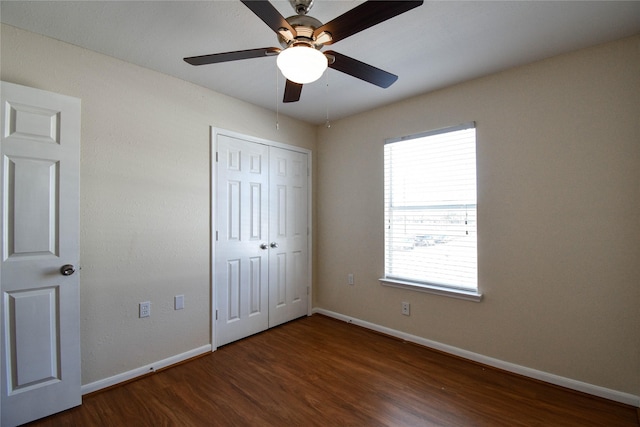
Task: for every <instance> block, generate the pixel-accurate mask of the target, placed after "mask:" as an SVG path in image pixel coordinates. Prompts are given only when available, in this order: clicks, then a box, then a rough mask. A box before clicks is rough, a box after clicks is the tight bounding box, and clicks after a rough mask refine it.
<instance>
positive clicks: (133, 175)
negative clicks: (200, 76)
mask: <svg viewBox="0 0 640 427" xmlns="http://www.w3.org/2000/svg"><path fill="white" fill-rule="evenodd" d="M1 41H2V45H1V54H2V57H1V60H2V62H1V64H0V65H1V78H2V80H5V81H9V82H12V83H17V84H22V85H26V86H32V87H35V88H39V89H45V90H49V91H52V92H58V93H62V94H65V95H70V96H74V97H77V98H80V99H81V100H82V148H81V162H82V164H81V206H80V209H81V242H80V243H81V265H82V271H81V333H82V336H81V340H82V382H83V384H89V383H92V382H94V381H97V380H101V379H104V378H107V377H110V376H113V375H116V374H120V373H122V372H126V371H128V370H131V369H134V368H138V367H141V366H143V365H146V364H149V363H153V362H156V361H159V360H162V359H165V358H168V357H171V356H175V355H178V354H181V353H183V352H186V351H189V350H192V349H194V348H198V347H200V346H203V345H207V344H209V343H210V336H211V335H210V314H209V313H210V279H209V265H210V263H209V256H210V251H209V203H210V198H209V127H210V126H211V125H213V126H218V127H221V128H224V129H229V130H234V131H237V132H242V133H245V134H248V135H254V136H258V137H260V138H265V139H269V140H274V141H279V142H283V143H288V144H293V145H298V146H302V147H304V148H308V149H313V148H315V138H316V130H315V127H313V126H310V125H308V124H303V123H301V122H299V121H295V120H292V119H288V118H286V117H282V116H281V117H280V120H279V122H280V130H279V131H277V130H276V129H275V114H274V113H273V112H270V111H267V110H265V109H262V108H258V107H255V106H252V105H250V104H247V103H244V102H241V101H238V100H235V99H233V98H229V97H226V96H223V95H220V94H218V93H215V92H212V91H209V90H206V89H204V88H202V87H198V86H195V85H192V84H189V83H186V82H184V81H181V80H178V79H175V78H172V77H169V76H166V75H163V74H159V73H156V72H152V71H149V70H146V69H143V68H140V67H137V66H134V65H131V64H128V63H125V62H122V61H119V60H115V59H113V58H110V57H107V56H104V55H100V54H97V53H94V52H91V51H88V50H84V49H80V48H78V47H75V46H72V45H69V44H65V43H61V42H58V41H55V40H52V39H49V38H45V37H41V36H39V35H35V34H33V33H29V32H25V31H22V30H18V29H16V28H13V27H10V26H6V25H3V26H2V40H1ZM177 294H184V296H185V309H184V310H181V311H174V310H173V297H174V296H175V295H177ZM146 300H150V301H151V302H152V316H151V317H150V318H148V319H138V302H140V301H146Z"/></svg>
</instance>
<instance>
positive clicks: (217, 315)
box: [216, 310, 218, 320]
mask: <svg viewBox="0 0 640 427" xmlns="http://www.w3.org/2000/svg"><path fill="white" fill-rule="evenodd" d="M216 320H218V310H216Z"/></svg>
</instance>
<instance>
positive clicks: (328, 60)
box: [184, 0, 423, 102]
mask: <svg viewBox="0 0 640 427" xmlns="http://www.w3.org/2000/svg"><path fill="white" fill-rule="evenodd" d="M240 1H242V3H243V4H244V5H245V6H246V7H248V8H249V9H250V10H251V11H252V12H253V13H254V14H256V15H257V16H258V18H260V19H261V20H262V21H263V22H264V23H265V24H267V25H268V26H269V27H270V28H271V29H272V30H273V31H274V32H275V33H276V34H277V35H278V39H279V41H280V44H281V46H282V48H278V47H263V48H258V49H248V50H238V51H233V52H223V53H214V54H210V55H201V56H191V57H188V58H184V60H185V61H186V62H187V63H189V64H191V65H206V64H215V63H218V62H228V61H237V60H240V59H249V58H259V57H263V56H275V55H278V58H277V63H278V68H279V69H280V71H281V72H282V74H283V75H284V76H285V78H286V79H287V82H286V84H285V88H284V99H283V102H296V101H298V100H299V99H300V94H301V93H302V85H303V84H305V83H311V82H312V81H315V80H317V79H318V78H320V76H321V75H322V74H323V73H324V71H325V69H326V68H327V67H329V68H332V69H334V70H337V71H340V72H343V73H345V74H349V75H350V76H353V77H355V78H358V79H360V80H364V81H366V82H369V83H372V84H374V85H376V86H379V87H381V88H387V87H389V86H391V85H392V84H393V83H394V82H395V81H396V80H397V79H398V76H396V75H395V74H391V73H388V72H386V71H384V70H381V69H379V68H376V67H374V66H372V65H369V64H365V63H364V62H361V61H358V60H357V59H354V58H351V57H348V56H346V55H342V54H340V53H338V52H335V51H333V50H327V51H325V52H321V49H322V48H323V47H324V46H326V45H330V44H333V43H335V42H338V41H340V40H342V39H345V38H347V37H349V36H351V35H353V34H355V33H358V32H360V31H362V30H366V29H367V28H369V27H373V26H374V25H377V24H379V23H381V22H384V21H386V20H387V19H390V18H393V17H394V16H397V15H400V14H402V13H404V12H407V11H409V10H411V9H413V8H415V7H418V6H420V5H421V4H422V3H423V0H419V1H401V0H392V1H379V0H369V1H366V2H364V3H362V4H360V5H359V6H356V7H355V8H353V9H351V10H349V11H347V12H346V13H344V14H342V15H340V16H338V17H337V18H335V19H333V20H332V21H329V22H327V23H326V24H322V22H320V21H318V20H317V19H315V18H313V17H311V16H308V15H307V13H308V12H309V9H311V6H312V5H313V0H290V3H291V5H292V6H293V8H294V10H295V11H296V13H297V15H293V16H290V17H288V18H286V19H285V18H284V17H283V16H282V15H281V14H280V12H278V10H277V9H276V8H275V7H274V6H273V5H272V4H271V3H269V1H267V0H240Z"/></svg>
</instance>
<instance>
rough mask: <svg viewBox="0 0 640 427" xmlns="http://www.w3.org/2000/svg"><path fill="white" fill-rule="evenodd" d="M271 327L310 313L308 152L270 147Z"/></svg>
mask: <svg viewBox="0 0 640 427" xmlns="http://www.w3.org/2000/svg"><path fill="white" fill-rule="evenodd" d="M269 164H270V167H269V243H270V250H269V327H273V326H276V325H279V324H281V323H284V322H288V321H289V320H293V319H296V318H298V317H301V316H304V315H306V314H307V311H308V309H307V301H308V298H309V296H308V295H307V294H308V292H309V280H308V271H309V265H308V258H309V257H308V255H309V253H308V240H309V236H308V233H309V227H308V210H307V191H308V185H307V182H308V172H307V170H308V166H307V155H306V154H305V153H300V152H296V151H291V150H286V149H282V148H278V147H271V149H270V151H269Z"/></svg>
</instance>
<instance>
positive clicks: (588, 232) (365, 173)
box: [315, 37, 640, 396]
mask: <svg viewBox="0 0 640 427" xmlns="http://www.w3.org/2000/svg"><path fill="white" fill-rule="evenodd" d="M400 78H402V76H401V77H400ZM472 120H474V121H476V122H477V164H478V252H479V255H478V257H479V286H480V290H481V292H483V293H484V300H483V301H482V302H481V303H474V302H468V301H462V300H457V299H452V298H447V297H442V296H435V295H430V294H424V293H419V292H414V291H407V290H400V289H396V288H389V287H384V286H382V285H380V283H379V282H378V278H379V277H381V276H382V275H383V272H384V265H383V244H382V242H383V204H382V203H383V200H382V199H383V171H382V164H383V148H382V147H383V141H384V139H385V138H389V137H398V136H403V135H408V134H413V133H418V132H422V131H426V130H430V129H437V128H442V127H446V126H450V125H456V124H459V123H462V122H467V121H472ZM317 153H318V154H317V157H318V159H317V160H318V174H319V176H320V185H319V186H318V189H317V204H318V206H317V209H318V217H317V221H316V224H317V226H318V230H317V236H318V238H317V245H318V252H317V258H318V262H317V266H316V273H317V278H318V282H317V284H316V288H315V289H316V299H315V303H316V306H318V307H322V308H324V309H327V310H331V311H334V312H338V313H341V314H344V315H347V316H352V317H354V318H357V319H361V320H365V321H368V322H372V323H375V324H378V325H383V326H386V327H389V328H393V329H396V330H399V331H403V332H406V333H410V334H413V335H417V336H419V337H423V338H427V339H430V340H434V341H437V342H440V343H443V344H448V345H451V346H455V347H458V348H461V349H464V350H467V351H471V352H475V353H478V354H481V355H485V356H489V357H493V358H497V359H500V360H502V361H506V362H510V363H514V364H517V365H521V366H524V367H528V368H532V369H536V370H540V371H544V372H547V373H551V374H555V375H559V376H562V377H566V378H569V379H573V380H578V381H582V382H586V383H589V384H593V385H597V386H601V387H605V388H609V389H613V390H617V391H620V392H623V393H630V394H633V395H636V396H638V395H640V244H639V238H640V215H639V213H638V212H639V210H640V37H634V38H630V39H625V40H621V41H617V42H614V43H610V44H606V45H603V46H598V47H594V48H590V49H586V50H582V51H579V52H575V53H572V54H568V55H563V56H559V57H556V58H552V59H549V60H545V61H542V62H538V63H535V64H532V65H529V66H525V67H520V68H517V69H512V70H509V71H506V72H502V73H499V74H495V75H492V76H489V77H486V78H482V79H478V80H474V81H471V82H468V83H465V84H460V85H457V86H454V87H451V88H448V89H445V90H441V91H437V92H435V93H431V94H427V95H424V96H419V97H416V98H413V99H410V100H408V101H405V102H401V103H398V104H395V105H392V106H389V107H387V108H380V109H376V110H374V111H370V112H367V113H364V114H361V115H358V116H354V117H351V118H347V119H344V120H342V121H337V122H334V123H332V126H331V128H329V129H326V128H321V129H320V131H319V139H318V149H317ZM348 273H354V274H355V285H354V286H349V285H347V284H346V283H347V274H348ZM401 301H409V302H410V303H411V316H410V317H406V316H402V315H401V314H400V302H401Z"/></svg>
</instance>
